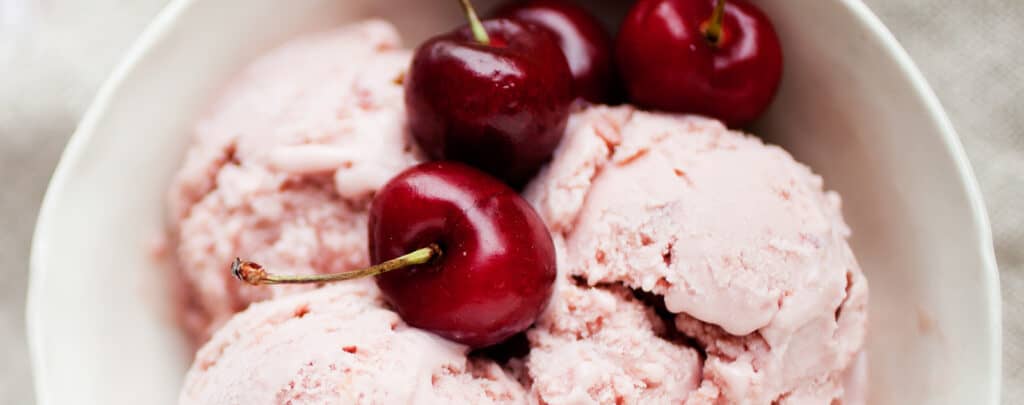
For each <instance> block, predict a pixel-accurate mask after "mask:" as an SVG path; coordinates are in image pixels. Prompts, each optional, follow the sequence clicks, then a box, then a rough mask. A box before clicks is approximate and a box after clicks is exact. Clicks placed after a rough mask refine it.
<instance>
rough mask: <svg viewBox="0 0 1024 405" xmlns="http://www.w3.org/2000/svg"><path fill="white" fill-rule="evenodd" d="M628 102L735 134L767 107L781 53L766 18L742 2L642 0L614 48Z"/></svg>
mask: <svg viewBox="0 0 1024 405" xmlns="http://www.w3.org/2000/svg"><path fill="white" fill-rule="evenodd" d="M615 56H616V59H617V62H618V68H619V71H620V72H621V74H622V77H623V80H624V82H625V84H626V90H627V93H628V94H629V97H630V99H631V100H632V101H633V102H634V103H636V104H638V105H640V106H642V107H648V108H655V109H663V110H669V111H676V112H687V113H699V114H704V115H709V116H712V117H715V118H718V119H720V120H722V121H724V122H725V123H726V124H728V125H729V126H740V125H743V124H746V123H748V122H750V121H752V120H753V119H754V118H757V116H758V115H759V114H761V112H763V111H764V110H765V108H767V107H768V104H769V103H770V102H771V100H772V98H773V97H774V95H775V91H776V90H777V89H778V87H779V80H780V78H781V76H782V48H781V46H780V45H779V39H778V36H777V35H776V34H775V29H774V28H772V24H771V22H770V21H769V20H768V17H767V16H765V15H764V13H762V12H761V10H759V9H758V8H757V7H755V6H753V5H751V4H750V3H747V2H746V1H743V0H732V1H728V2H726V0H717V3H716V0H640V1H638V2H637V3H636V4H635V5H634V6H633V8H632V9H630V11H629V13H628V14H627V16H626V20H625V21H624V22H623V24H622V29H621V31H620V32H619V36H618V39H617V43H616V48H615Z"/></svg>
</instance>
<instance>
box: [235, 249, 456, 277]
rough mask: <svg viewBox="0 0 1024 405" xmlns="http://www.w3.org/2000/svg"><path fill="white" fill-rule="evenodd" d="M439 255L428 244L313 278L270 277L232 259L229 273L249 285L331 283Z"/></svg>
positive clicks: (405, 265) (367, 275) (423, 260)
mask: <svg viewBox="0 0 1024 405" xmlns="http://www.w3.org/2000/svg"><path fill="white" fill-rule="evenodd" d="M440 256H441V248H440V247H439V246H437V245H435V244H430V246H427V247H425V248H422V249H417V250H414V251H412V252H410V253H408V254H405V255H402V256H399V257H396V258H394V259H391V260H388V261H386V262H381V263H380V264H376V265H373V266H370V267H367V268H364V269H360V270H353V271H344V272H341V273H333V274H312V275H284V274H272V273H268V272H267V270H266V269H264V268H263V266H260V265H259V264H256V263H253V262H248V261H243V260H242V259H239V258H235V261H234V262H233V263H231V274H234V276H235V278H237V279H239V280H242V281H244V282H246V283H248V284H251V285H264V284H308V283H328V282H332V281H343V280H352V279H356V278H362V277H372V276H376V275H378V274H381V273H386V272H389V271H392V270H398V269H404V268H406V267H411V266H416V265H420V264H425V263H427V262H430V261H431V260H434V259H435V258H437V257H440Z"/></svg>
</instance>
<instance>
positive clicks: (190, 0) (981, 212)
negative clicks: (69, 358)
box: [25, 0, 1002, 405]
mask: <svg viewBox="0 0 1024 405" xmlns="http://www.w3.org/2000/svg"><path fill="white" fill-rule="evenodd" d="M195 3H196V1H195V0H172V1H171V2H170V3H168V4H167V5H166V6H164V7H163V8H162V9H161V10H160V12H159V13H157V15H156V17H155V18H154V19H153V20H152V22H150V23H149V25H148V26H147V27H146V28H145V29H144V30H143V31H142V33H141V34H140V36H139V37H138V38H137V39H136V40H135V41H134V42H133V43H132V45H131V46H130V47H129V48H128V50H127V52H125V54H124V56H123V57H122V59H121V61H120V62H119V63H118V64H117V66H116V67H115V68H114V70H113V71H112V73H111V74H110V76H108V78H107V79H106V80H105V81H104V82H103V84H102V86H101V87H100V88H99V90H98V91H97V93H96V95H95V96H94V98H93V100H92V102H91V103H90V105H89V108H88V109H87V110H86V112H85V114H84V115H83V116H82V119H81V121H80V122H79V124H78V127H77V128H76V130H75V131H74V133H73V134H72V135H71V137H70V139H69V140H68V143H67V145H66V146H65V148H64V151H63V152H62V153H61V157H60V160H59V161H58V164H57V166H56V169H55V170H54V173H53V176H52V177H51V179H50V183H49V185H48V186H47V189H46V194H45V196H44V197H43V201H42V204H41V207H40V210H39V215H38V217H37V220H36V226H35V231H34V233H33V237H32V247H31V252H30V262H29V282H28V294H27V297H28V298H27V302H26V309H25V319H26V332H27V342H28V349H29V355H30V364H31V367H32V372H33V384H34V387H35V394H36V400H37V401H38V403H40V404H44V405H45V404H50V403H52V401H51V400H50V398H49V396H48V392H50V391H49V390H48V385H47V376H48V374H49V371H48V369H47V363H48V362H47V358H48V357H47V353H46V352H44V351H43V342H42V337H43V336H44V335H45V328H44V326H43V325H42V322H41V314H40V313H39V310H38V308H40V307H41V306H42V301H43V300H44V297H43V292H42V291H41V288H42V287H41V286H42V285H43V283H42V280H43V279H45V278H46V276H47V268H48V267H47V265H46V250H47V247H46V243H45V242H46V241H47V240H48V239H49V238H48V236H49V233H48V229H49V228H50V222H51V221H52V220H51V217H52V214H51V211H53V210H54V205H55V204H56V200H57V199H58V198H59V196H61V195H62V194H63V190H64V189H65V188H66V183H67V181H68V177H69V176H70V174H71V173H70V171H71V169H72V167H74V166H77V164H78V161H80V160H81V158H82V154H83V149H85V146H86V145H87V144H88V143H89V141H90V140H91V139H92V138H93V136H94V134H95V132H96V131H95V129H96V126H97V125H98V123H99V122H100V120H101V119H102V118H103V117H104V116H106V115H107V114H108V110H109V106H110V103H111V100H113V99H114V97H115V96H116V95H117V94H118V92H119V91H120V89H121V87H122V86H123V84H124V80H125V78H126V77H127V76H128V75H129V74H130V73H131V72H132V71H133V70H134V69H135V66H136V64H138V62H139V61H140V60H143V59H144V58H146V57H148V56H149V55H150V53H151V50H152V49H153V48H154V46H155V45H156V44H158V43H160V42H161V41H163V40H164V39H165V37H166V36H167V34H168V32H169V31H170V30H171V28H173V27H174V26H175V25H176V24H177V23H178V20H179V19H180V17H181V15H182V14H183V13H184V12H185V10H187V9H188V8H190V7H192V6H193V5H194V4H195ZM839 3H841V4H842V5H843V6H845V7H846V8H847V11H849V12H851V13H852V14H853V15H854V16H855V17H856V19H857V20H859V22H860V23H862V24H864V25H865V26H866V28H867V29H868V31H869V32H870V33H871V35H873V36H874V37H875V39H877V40H879V41H880V42H881V43H882V44H884V45H885V46H884V52H886V53H887V56H888V57H890V58H892V59H893V60H895V61H896V62H897V64H898V66H899V69H900V71H901V73H903V74H904V75H905V76H906V77H907V78H909V80H910V83H911V85H912V86H913V88H914V90H915V93H916V96H917V97H918V99H919V101H921V102H922V103H923V105H924V106H925V108H926V110H927V114H928V116H929V118H930V119H931V120H932V121H933V122H935V123H937V124H938V126H939V134H940V140H941V142H942V144H943V145H944V146H945V148H946V150H947V151H948V152H949V154H950V157H951V158H952V160H953V164H954V166H955V169H956V171H957V173H958V174H959V179H958V180H959V181H960V183H961V186H962V187H963V189H964V191H965V192H966V194H967V195H966V197H967V201H968V204H969V207H970V210H971V220H972V222H973V224H974V226H975V228H976V231H977V235H978V239H977V240H976V244H977V245H976V248H977V251H978V253H980V255H981V261H982V263H983V268H982V269H980V271H981V278H982V283H983V285H984V286H985V289H986V298H987V307H988V311H989V313H988V319H989V320H990V322H989V325H988V332H989V336H988V337H987V338H988V344H989V348H990V349H989V353H988V364H990V365H991V369H990V370H988V371H989V374H990V375H992V376H994V378H992V379H991V381H989V387H988V390H989V392H990V393H991V394H992V396H991V398H992V399H993V402H992V405H997V404H999V403H1000V394H1001V392H1000V390H1001V384H1002V377H1001V376H1002V356H1001V353H1002V309H1001V305H1002V304H1001V294H1000V287H999V270H998V267H997V264H996V259H995V250H994V245H993V241H992V231H991V226H990V224H989V218H988V213H987V211H986V209H985V204H984V202H983V200H982V195H981V191H980V187H979V185H978V182H977V180H976V178H975V176H974V172H973V170H972V168H971V164H970V162H969V161H968V160H967V155H966V153H965V151H964V149H963V145H962V144H961V142H960V139H959V137H958V135H957V133H956V130H955V129H954V127H953V124H952V122H951V121H950V119H949V117H948V116H947V115H946V113H945V110H944V109H943V108H942V105H941V103H940V102H939V100H938V97H936V95H935V93H934V91H933V90H932V89H931V87H930V86H929V85H928V83H927V81H926V79H925V78H924V76H923V75H922V74H921V72H920V70H919V69H918V68H917V66H916V65H915V64H914V62H913V60H912V59H911V58H910V55H909V54H908V53H907V52H906V50H904V49H903V47H902V46H901V45H900V44H899V42H898V41H897V40H896V38H895V36H894V35H893V34H892V33H891V32H890V31H889V29H888V28H886V27H885V25H884V24H883V23H882V21H881V20H880V19H879V18H878V17H877V16H876V15H875V14H874V12H872V11H871V9H870V8H869V7H868V6H867V5H866V4H864V3H863V2H862V1H860V0H839Z"/></svg>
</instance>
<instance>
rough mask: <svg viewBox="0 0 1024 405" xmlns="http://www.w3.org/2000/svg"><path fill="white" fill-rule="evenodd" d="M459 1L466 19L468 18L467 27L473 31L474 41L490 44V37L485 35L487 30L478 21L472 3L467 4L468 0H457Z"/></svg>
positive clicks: (478, 18)
mask: <svg viewBox="0 0 1024 405" xmlns="http://www.w3.org/2000/svg"><path fill="white" fill-rule="evenodd" d="M459 2H460V3H461V4H462V11H463V12H465V13H466V19H467V20H469V29H470V30H472V31H473V38H475V39H476V42H479V43H481V44H484V45H490V44H491V38H490V37H488V36H487V30H485V29H484V25H483V24H482V23H481V22H480V17H477V15H476V10H474V9H473V5H472V4H469V0H459Z"/></svg>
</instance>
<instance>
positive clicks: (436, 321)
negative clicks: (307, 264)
mask: <svg viewBox="0 0 1024 405" xmlns="http://www.w3.org/2000/svg"><path fill="white" fill-rule="evenodd" d="M369 249H370V260H371V261H372V262H373V263H376V264H375V265H374V266H371V267H369V268H367V269H363V270H356V271H351V272H344V273H338V274H329V275H306V276H281V275H274V274H269V273H267V272H266V271H265V270H263V269H262V268H261V267H259V266H258V265H256V264H254V263H250V262H241V261H237V260H236V262H235V264H234V266H233V267H232V268H233V271H234V272H235V275H236V277H238V278H240V279H242V280H244V281H247V282H249V283H251V284H271V283H299V282H325V281H335V280H345V279H352V278H356V277H364V276H371V275H375V276H377V278H376V280H377V285H378V286H379V287H380V289H381V292H382V293H383V295H384V298H385V299H386V300H387V301H388V302H389V303H390V304H391V306H392V307H393V308H394V310H395V311H396V312H398V314H399V315H400V316H401V317H402V319H404V320H405V321H406V322H407V323H409V324H410V325H412V326H415V327H419V328H422V329H426V330H429V331H432V332H434V333H437V334H438V335H441V336H443V337H445V338H448V339H450V340H453V341H456V342H459V343H463V344H466V345H468V346H470V347H473V348H480V347H487V346H491V345H494V344H496V343H499V342H502V341H504V340H505V339H507V338H509V337H511V336H513V335H515V334H517V333H519V332H522V331H524V330H526V328H528V327H529V326H530V325H531V324H533V322H534V321H535V320H536V319H537V316H539V315H540V313H541V311H542V310H543V309H544V307H545V306H546V305H547V302H548V300H549V299H550V296H551V292H552V289H553V287H554V281H555V274H556V268H555V247H554V243H553V242H552V240H551V234H550V233H549V232H548V230H547V228H546V227H545V226H544V223H543V222H542V221H541V219H540V217H539V216H538V215H537V213H536V212H534V211H533V209H532V208H531V207H530V205H529V204H528V203H527V202H526V201H525V200H523V199H522V197H520V196H519V195H518V194H517V193H516V191H515V190H513V189H512V188H510V187H509V186H507V185H505V184H503V183H502V182H500V181H498V180H497V179H495V178H493V177H490V176H488V175H486V174H484V173H483V172H480V171H478V170H476V169H473V168H471V167H469V166H466V165H464V164H461V163H456V162H428V163H423V164H420V165H418V166H413V167H412V168H409V169H407V170H405V171H404V172H402V173H400V174H399V175H398V176H396V177H395V178H393V179H392V180H391V181H390V182H388V184H386V185H385V186H384V187H383V188H382V189H381V190H380V191H379V192H378V193H377V195H376V197H375V198H374V200H373V203H372V204H371V207H370V218H369ZM408 252H411V253H408ZM392 258H395V259H392ZM387 259H391V260H387Z"/></svg>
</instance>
